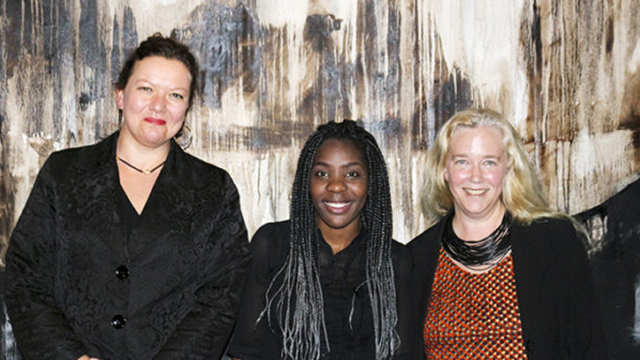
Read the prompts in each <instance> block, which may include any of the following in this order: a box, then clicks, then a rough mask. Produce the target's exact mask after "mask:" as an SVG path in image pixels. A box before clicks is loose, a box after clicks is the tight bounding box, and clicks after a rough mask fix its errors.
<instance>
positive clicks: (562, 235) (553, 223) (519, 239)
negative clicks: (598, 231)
mask: <svg viewBox="0 0 640 360" xmlns="http://www.w3.org/2000/svg"><path fill="white" fill-rule="evenodd" d="M512 239H513V240H512V246H514V250H520V249H521V248H522V249H524V248H526V251H529V252H532V251H541V252H545V253H550V252H551V253H553V252H557V253H562V254H564V253H571V252H584V251H585V244H584V242H583V239H581V237H580V235H579V233H578V231H577V230H576V228H575V227H574V225H573V222H572V221H571V220H570V219H569V218H568V217H543V218H539V219H536V220H534V221H532V222H531V223H530V224H528V225H518V224H516V225H515V226H514V227H513V230H512Z"/></svg>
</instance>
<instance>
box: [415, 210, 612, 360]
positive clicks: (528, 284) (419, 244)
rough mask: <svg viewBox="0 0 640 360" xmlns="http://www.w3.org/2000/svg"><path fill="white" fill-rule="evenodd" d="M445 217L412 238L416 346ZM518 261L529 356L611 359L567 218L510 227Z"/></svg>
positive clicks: (584, 264) (420, 342) (584, 260)
mask: <svg viewBox="0 0 640 360" xmlns="http://www.w3.org/2000/svg"><path fill="white" fill-rule="evenodd" d="M444 227H445V221H444V219H443V220H441V221H439V222H438V223H437V224H436V225H434V226H433V227H431V228H430V229H428V230H427V231H425V232H424V233H422V234H421V235H419V236H418V237H416V238H415V239H414V240H412V241H411V242H410V243H409V244H408V247H409V249H410V250H411V252H412V257H413V263H414V267H415V271H414V274H413V285H412V287H413V293H414V295H415V296H416V299H417V300H418V301H417V303H415V304H413V305H414V313H415V314H416V316H415V317H416V319H417V320H418V321H416V322H415V323H414V324H413V326H414V334H416V335H419V336H418V337H416V338H414V339H413V341H415V343H414V346H416V347H422V346H423V339H422V327H423V324H424V322H425V319H426V310H427V306H428V301H429V296H430V294H431V287H432V285H433V278H434V275H435V271H436V267H437V265H438V255H439V253H440V247H441V239H442V234H443V231H444ZM511 242H512V256H513V267H514V272H515V278H516V292H517V294H518V302H519V306H520V318H521V321H522V331H523V338H524V345H525V349H526V352H527V358H528V360H554V359H593V360H603V359H607V356H606V353H605V348H604V334H603V332H602V325H601V319H600V315H599V310H598V306H597V303H596V297H595V292H594V281H593V274H592V273H591V270H590V267H589V262H588V259H587V256H586V252H585V249H584V246H583V244H582V243H581V242H580V240H579V239H578V237H577V234H576V231H575V230H574V228H573V225H572V224H571V222H569V221H568V220H560V219H551V218H545V219H541V220H537V221H534V222H533V223H532V224H531V225H529V226H520V225H517V224H514V225H513V226H512V227H511Z"/></svg>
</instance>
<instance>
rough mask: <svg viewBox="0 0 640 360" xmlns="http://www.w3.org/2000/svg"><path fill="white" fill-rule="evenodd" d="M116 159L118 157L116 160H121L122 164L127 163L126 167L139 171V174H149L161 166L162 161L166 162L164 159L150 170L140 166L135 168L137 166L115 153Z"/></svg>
mask: <svg viewBox="0 0 640 360" xmlns="http://www.w3.org/2000/svg"><path fill="white" fill-rule="evenodd" d="M116 159H118V160H120V161H122V163H123V164H125V165H127V166H128V167H130V168H132V169H133V170H135V171H137V172H139V173H141V174H145V175H149V174H151V173H152V172H154V171H156V170H158V169H160V167H162V165H164V163H166V162H167V161H166V160H165V161H163V162H162V163H161V164H160V165H158V166H156V167H154V168H153V169H151V170H148V169H140V168H137V167H135V166H133V165H131V164H130V163H128V162H127V161H126V160H125V159H123V158H121V157H120V156H118V155H116Z"/></svg>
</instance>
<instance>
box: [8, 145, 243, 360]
mask: <svg viewBox="0 0 640 360" xmlns="http://www.w3.org/2000/svg"><path fill="white" fill-rule="evenodd" d="M117 138H118V133H115V134H113V135H111V136H110V137H108V138H107V139H105V140H103V141H101V142H100V143H98V144H96V145H93V146H87V147H82V148H76V149H69V150H64V151H60V152H56V153H54V154H52V155H51V156H50V157H49V159H48V160H47V161H46V163H45V164H44V166H43V168H42V169H41V171H40V173H39V175H38V178H37V179H36V182H35V184H34V187H33V190H32V192H31V195H30V197H29V200H28V202H27V204H26V206H25V208H24V210H23V212H22V215H21V216H20V219H19V221H18V223H17V225H16V228H15V229H14V231H13V234H12V237H11V241H10V245H9V249H8V252H7V259H6V264H7V266H6V279H7V284H6V285H7V287H6V300H7V306H8V311H9V317H10V320H11V323H12V325H13V328H14V332H15V336H16V339H17V342H18V346H19V349H20V351H21V352H22V355H23V357H24V358H25V359H27V360H28V359H41V358H46V359H77V358H78V357H79V356H81V355H83V354H88V355H90V356H93V357H98V358H100V359H151V358H155V359H217V358H219V357H220V356H221V353H222V352H223V350H224V347H225V346H226V343H227V341H228V338H229V336H230V332H231V329H232V326H233V322H234V318H235V312H236V311H237V306H238V304H239V298H240V292H241V288H242V282H243V278H244V273H245V269H246V267H247V265H248V260H249V254H248V247H247V245H248V242H247V231H246V228H245V225H244V221H243V219H242V214H241V212H240V204H239V197H238V192H237V190H236V187H235V185H234V183H233V181H232V180H231V178H230V177H229V175H228V174H227V173H226V172H225V171H224V170H222V169H219V168H217V167H215V166H213V165H210V164H207V163H205V162H203V161H201V160H198V159H197V158H195V157H193V156H191V155H188V154H186V153H185V152H184V151H182V149H181V148H180V147H179V146H177V145H176V144H175V143H174V142H173V141H172V144H171V150H170V152H169V156H168V158H167V162H166V164H165V166H164V167H163V168H162V170H161V173H160V175H159V176H158V179H157V181H156V184H155V186H154V188H153V191H152V193H151V195H150V197H149V199H148V201H147V204H146V206H145V209H144V211H143V212H142V214H141V217H140V219H139V223H138V225H137V226H136V227H135V228H134V229H133V231H132V232H131V235H130V239H129V241H128V243H127V241H125V237H124V236H123V226H122V220H121V214H120V208H119V207H118V205H117V200H116V199H117V198H118V191H122V190H121V189H120V188H119V186H120V185H119V183H118V182H119V178H118V171H117V165H116V162H115V149H116V142H117Z"/></svg>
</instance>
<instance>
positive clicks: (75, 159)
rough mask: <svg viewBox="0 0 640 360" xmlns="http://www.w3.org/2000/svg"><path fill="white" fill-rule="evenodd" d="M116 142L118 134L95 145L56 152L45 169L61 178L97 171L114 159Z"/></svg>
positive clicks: (46, 163)
mask: <svg viewBox="0 0 640 360" xmlns="http://www.w3.org/2000/svg"><path fill="white" fill-rule="evenodd" d="M116 140H117V133H114V134H111V135H109V136H108V137H106V138H104V139H102V140H100V141H99V142H98V143H96V144H93V145H85V146H79V147H72V148H68V149H63V150H58V151H54V152H53V153H51V154H50V155H49V157H48V158H47V161H46V162H45V164H44V165H43V169H45V171H49V172H51V173H52V174H53V175H59V176H68V175H72V174H76V173H78V172H92V171H95V170H96V169H97V168H99V167H100V166H102V165H103V164H105V163H106V162H108V161H109V160H110V159H111V158H112V156H111V154H112V153H114V150H113V149H114V146H115V141H116Z"/></svg>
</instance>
